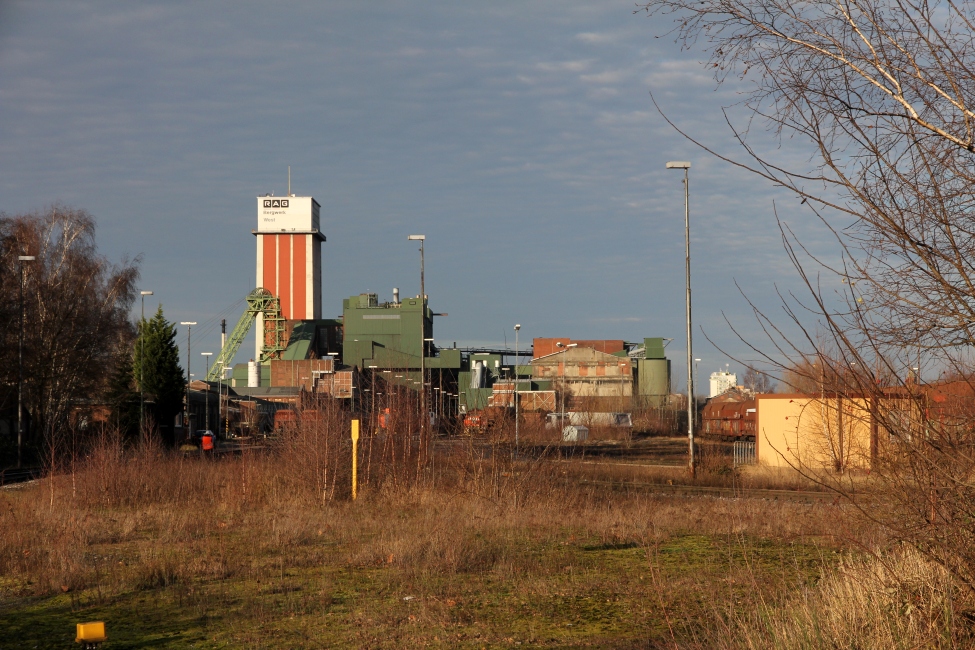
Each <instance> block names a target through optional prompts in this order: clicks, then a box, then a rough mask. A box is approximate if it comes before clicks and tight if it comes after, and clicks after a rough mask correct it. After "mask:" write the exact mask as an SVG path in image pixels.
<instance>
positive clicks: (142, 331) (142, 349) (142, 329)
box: [139, 291, 152, 433]
mask: <svg viewBox="0 0 975 650" xmlns="http://www.w3.org/2000/svg"><path fill="white" fill-rule="evenodd" d="M139 295H140V296H142V322H141V323H139V432H140V433H141V432H142V424H143V422H144V421H145V410H146V398H145V389H144V388H143V387H142V377H143V370H142V369H143V368H144V367H145V365H146V296H151V295H152V292H151V291H140V292H139Z"/></svg>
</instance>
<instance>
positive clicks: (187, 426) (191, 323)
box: [179, 320, 196, 438]
mask: <svg viewBox="0 0 975 650" xmlns="http://www.w3.org/2000/svg"><path fill="white" fill-rule="evenodd" d="M179 324H180V325H186V419H185V420H184V421H183V429H184V431H185V433H186V437H187V438H189V437H190V435H191V433H192V432H191V431H190V377H192V376H193V375H191V374H190V332H191V331H192V330H193V326H194V325H196V321H195V320H194V321H188V320H184V321H180V323H179Z"/></svg>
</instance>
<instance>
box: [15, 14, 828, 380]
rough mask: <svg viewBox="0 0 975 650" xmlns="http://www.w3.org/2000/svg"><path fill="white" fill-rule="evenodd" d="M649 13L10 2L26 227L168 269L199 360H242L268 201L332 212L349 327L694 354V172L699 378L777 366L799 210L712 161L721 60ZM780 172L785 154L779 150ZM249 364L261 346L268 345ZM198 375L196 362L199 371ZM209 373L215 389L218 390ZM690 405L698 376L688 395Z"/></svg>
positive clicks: (801, 217)
mask: <svg viewBox="0 0 975 650" xmlns="http://www.w3.org/2000/svg"><path fill="white" fill-rule="evenodd" d="M633 10H634V4H633V2H631V1H625V0H611V1H607V0H598V1H597V0H578V1H576V0H562V1H559V2H556V1H554V0H552V1H549V0H537V1H532V2H525V1H519V2H507V1H503V0H502V1H499V2H491V3H458V2H445V1H439V0H434V1H431V2H422V3H420V2H397V1H380V2H368V3H367V2H358V1H349V2H338V1H326V2H321V1H310V0H309V1H305V2H302V1H295V2H276V3H255V2H243V1H239V0H235V1H233V2H229V1H228V2H220V1H209V2H205V3H201V2H179V1H175V0H170V1H167V2H165V3H142V2H133V1H129V0H127V1H125V2H109V1H100V2H83V1H79V0H68V1H62V2H55V1H51V2H45V1H43V0H40V1H32V2H16V1H13V2H11V1H10V0H5V1H4V2H2V3H0V210H3V211H4V212H6V213H7V214H17V213H21V212H26V211H31V210H37V209H43V208H45V207H48V206H50V205H51V204H53V203H55V202H61V203H64V204H68V205H70V206H72V207H77V208H84V209H86V210H88V211H89V212H91V213H92V214H93V215H94V216H95V217H96V219H97V221H98V228H99V230H98V241H99V247H100V250H101V251H102V252H103V253H104V254H105V255H107V256H108V257H110V258H112V259H119V258H121V257H122V256H124V255H129V256H136V255H141V256H142V281H141V284H142V288H144V289H151V290H153V291H154V292H155V296H154V297H153V300H154V301H153V302H152V303H151V304H150V303H147V309H148V308H149V307H150V305H151V307H152V308H155V306H156V303H157V302H161V303H162V305H163V308H164V311H165V314H166V316H167V317H168V318H169V319H170V320H172V321H181V320H195V321H198V322H199V323H200V324H201V325H200V326H199V328H198V329H197V330H195V331H194V342H193V350H194V354H195V351H197V350H199V351H204V350H208V349H209V350H213V351H214V352H216V351H217V349H218V348H219V327H215V326H213V325H214V324H215V323H216V322H218V321H219V319H220V318H221V317H224V318H227V320H228V322H229V323H230V325H229V326H231V327H232V324H233V323H234V322H236V319H237V318H238V317H239V315H240V311H241V304H242V302H241V301H242V299H243V297H244V296H245V295H246V294H247V293H248V291H250V290H251V289H252V288H253V287H254V275H255V272H254V257H255V242H254V237H253V235H252V234H251V230H252V229H253V228H255V227H256V221H257V216H256V210H255V200H254V197H255V196H257V195H259V194H264V193H266V192H274V193H276V194H284V193H285V192H286V191H287V169H288V166H289V165H290V166H291V170H292V171H291V174H292V191H293V192H294V193H296V194H298V195H312V196H314V197H315V198H316V199H317V200H318V202H319V203H320V204H321V205H322V223H323V229H324V231H325V234H326V236H327V237H328V242H327V243H326V244H324V246H323V260H324V262H323V278H324V280H323V297H322V298H323V305H324V308H323V313H324V315H325V316H337V315H339V314H340V313H341V307H342V302H341V301H342V298H343V297H348V296H350V295H353V294H358V293H360V292H365V291H372V292H377V293H379V294H380V298H381V299H389V298H390V295H391V291H392V288H393V287H394V286H397V287H400V288H401V290H402V292H403V293H404V295H405V294H416V293H418V292H419V277H418V276H419V269H418V267H419V253H418V250H417V248H416V247H415V246H414V245H413V243H412V242H411V243H407V241H406V237H407V235H408V234H410V233H424V234H426V235H427V241H426V244H427V245H426V262H427V267H426V284H427V293H428V294H429V295H430V299H431V306H432V307H433V309H434V310H435V311H440V312H448V313H449V316H448V317H446V318H443V319H438V320H437V323H436V331H435V336H436V339H437V341H438V344H440V345H451V344H452V343H453V342H454V341H457V342H458V344H459V345H462V346H465V345H497V344H503V343H504V342H505V341H506V340H507V342H508V343H509V344H511V343H512V342H513V331H512V326H513V325H514V324H515V323H521V324H522V326H523V329H522V331H521V336H522V340H523V341H526V340H528V339H530V338H532V337H535V336H571V337H573V338H623V339H627V340H639V339H642V338H643V337H644V336H664V337H669V338H673V339H675V340H674V341H673V343H672V344H671V345H670V347H669V348H668V352H669V354H670V356H671V358H672V359H674V361H675V363H674V367H675V370H678V369H679V368H680V366H681V363H682V362H681V359H682V356H683V354H684V350H685V349H686V348H685V347H684V336H685V335H684V266H683V263H684V256H683V254H684V239H683V237H684V232H683V225H684V224H683V189H682V185H681V178H680V172H678V171H674V170H666V169H665V168H664V164H665V162H666V161H668V160H689V161H691V162H692V163H693V168H692V170H691V185H690V187H691V220H692V224H691V227H692V236H691V246H692V258H693V270H692V274H693V287H694V316H695V337H696V342H695V356H697V357H701V358H702V359H703V361H702V363H701V375H702V376H703V375H704V374H705V372H706V371H710V370H713V369H716V368H718V367H723V366H724V364H725V363H731V364H732V365H731V367H732V370H735V369H736V368H740V366H739V364H737V363H736V362H735V361H733V360H732V359H730V358H728V357H727V355H726V354H725V353H722V352H720V351H719V350H718V349H716V348H715V347H714V346H713V345H712V344H711V343H709V342H708V341H707V340H705V336H704V334H706V335H707V336H708V337H710V338H711V339H712V340H713V341H714V342H715V343H717V344H718V345H719V346H721V347H722V348H724V349H726V350H727V352H729V353H732V354H735V355H739V356H741V357H743V358H754V354H749V353H748V351H747V348H746V347H745V346H744V345H743V344H741V343H740V342H738V340H737V339H736V337H735V336H734V334H733V333H732V332H731V330H730V328H729V327H728V325H727V324H726V323H725V317H727V319H729V320H730V321H731V322H732V323H734V325H735V326H736V327H737V328H740V329H741V331H742V332H744V333H745V334H746V335H755V334H756V327H755V324H754V319H753V318H752V317H751V315H750V313H751V312H750V308H749V307H748V305H747V304H746V303H745V301H744V299H743V298H742V297H741V295H740V294H739V290H738V288H737V287H738V286H740V287H742V288H743V289H744V290H745V291H747V292H748V294H749V295H750V296H751V297H753V298H754V299H755V300H756V301H757V302H758V304H759V305H760V306H761V307H763V308H764V309H766V310H768V311H770V312H772V313H778V307H777V299H776V298H775V287H776V286H778V287H780V288H782V289H784V290H786V291H788V290H791V289H797V288H798V282H797V279H796V274H795V271H794V270H793V269H792V267H791V265H790V264H789V262H788V260H787V258H786V256H785V254H784V252H783V250H782V245H781V243H780V237H779V233H778V229H777V226H776V222H775V217H774V214H773V200H774V201H775V202H776V206H777V207H778V209H779V213H780V216H783V217H784V218H785V219H786V221H788V222H789V223H790V224H791V225H792V226H793V227H794V228H797V229H798V230H799V231H800V232H801V233H802V234H803V236H804V238H805V240H806V241H808V242H810V243H811V244H812V245H814V246H817V245H820V244H822V242H823V241H824V235H823V233H821V232H818V231H817V229H816V228H815V227H814V226H813V225H811V224H810V223H809V219H810V217H809V216H808V215H807V214H805V213H803V212H800V211H799V207H798V201H796V200H794V199H793V198H791V197H789V196H787V195H783V194H782V193H781V192H779V193H778V194H777V193H776V191H775V190H774V189H773V188H770V187H769V186H768V185H767V184H766V183H765V182H763V181H761V180H759V179H757V178H753V177H750V176H748V175H746V174H744V173H742V172H739V171H736V170H735V169H734V168H731V167H729V166H728V165H726V164H724V163H721V162H719V161H717V160H714V159H709V158H708V157H707V156H706V155H705V154H704V153H702V152H700V151H698V150H695V149H694V148H693V147H692V146H691V145H690V144H689V143H687V142H686V141H684V140H683V139H682V138H681V137H680V136H679V135H677V134H676V133H674V132H673V130H672V129H671V128H670V127H669V126H668V125H667V124H666V123H665V122H664V120H663V119H662V118H661V117H660V115H659V114H658V113H657V112H656V110H655V109H654V107H653V104H652V102H651V100H650V95H649V92H651V91H652V92H653V93H654V95H655V96H656V97H657V98H658V100H659V101H660V103H661V105H662V107H663V108H664V109H665V110H666V111H667V112H668V113H669V114H670V115H671V116H672V117H673V118H674V119H675V120H676V121H677V122H679V123H680V124H681V126H682V127H683V128H685V129H687V130H688V131H689V132H691V133H693V134H694V135H695V137H699V138H701V139H703V140H705V141H707V142H709V143H710V144H712V145H714V146H716V147H718V148H721V149H728V150H731V147H732V143H731V140H730V134H729V132H728V130H727V128H726V127H725V125H724V121H723V117H722V113H721V107H722V106H729V105H732V104H734V103H735V102H737V101H738V100H739V99H740V96H738V95H737V94H736V93H737V92H738V91H739V90H740V88H736V87H734V86H733V85H728V86H723V87H716V85H715V83H714V81H713V80H712V79H711V77H710V76H709V75H708V73H707V72H706V70H704V68H703V66H702V65H701V64H700V60H701V59H702V58H703V55H702V54H701V53H700V52H681V51H680V49H679V48H678V47H677V46H675V45H674V43H673V42H672V39H671V38H668V37H666V36H661V37H659V38H657V36H660V35H663V34H665V32H666V31H668V29H669V27H668V25H667V24H666V23H665V22H664V21H663V19H658V18H648V17H647V16H646V15H645V14H634V11H633ZM769 146H774V143H770V144H769ZM244 347H245V350H244V352H243V354H242V355H241V356H240V357H239V360H240V358H241V357H243V356H244V355H247V354H250V352H251V351H252V349H253V348H252V346H250V345H245V346H244ZM198 361H199V359H194V362H193V363H194V364H196V363H197V362H198ZM194 372H196V371H194ZM675 379H677V377H676V376H675Z"/></svg>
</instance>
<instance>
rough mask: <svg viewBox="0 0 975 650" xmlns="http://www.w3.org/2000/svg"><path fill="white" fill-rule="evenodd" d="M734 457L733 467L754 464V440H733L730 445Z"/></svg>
mask: <svg viewBox="0 0 975 650" xmlns="http://www.w3.org/2000/svg"><path fill="white" fill-rule="evenodd" d="M732 453H733V455H734V459H735V467H738V466H739V465H754V464H755V442H754V441H746V440H735V442H734V443H733V447H732Z"/></svg>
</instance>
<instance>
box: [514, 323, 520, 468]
mask: <svg viewBox="0 0 975 650" xmlns="http://www.w3.org/2000/svg"><path fill="white" fill-rule="evenodd" d="M520 330H521V324H520V323H516V324H515V392H514V398H515V458H517V457H518V415H519V410H520V409H519V404H518V332H519V331H520Z"/></svg>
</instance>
